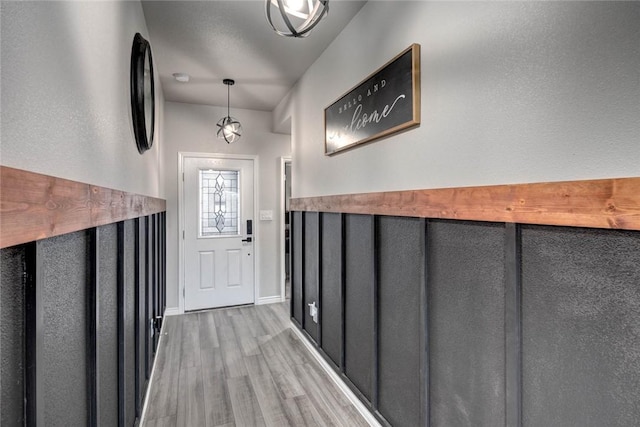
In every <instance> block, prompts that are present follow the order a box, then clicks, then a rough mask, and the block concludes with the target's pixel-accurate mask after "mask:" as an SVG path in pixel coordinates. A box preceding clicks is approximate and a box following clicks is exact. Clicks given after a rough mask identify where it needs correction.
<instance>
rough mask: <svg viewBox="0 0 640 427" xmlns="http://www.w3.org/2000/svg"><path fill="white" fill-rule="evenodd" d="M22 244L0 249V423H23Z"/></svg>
mask: <svg viewBox="0 0 640 427" xmlns="http://www.w3.org/2000/svg"><path fill="white" fill-rule="evenodd" d="M24 263H25V248H24V246H14V247H11V248H6V249H2V250H0V339H1V342H0V386H1V388H0V408H2V410H1V411H0V425H3V426H18V425H20V426H21V425H23V424H24V416H23V410H24V406H23V396H24V378H23V375H24V345H25V342H24V285H23V273H24Z"/></svg>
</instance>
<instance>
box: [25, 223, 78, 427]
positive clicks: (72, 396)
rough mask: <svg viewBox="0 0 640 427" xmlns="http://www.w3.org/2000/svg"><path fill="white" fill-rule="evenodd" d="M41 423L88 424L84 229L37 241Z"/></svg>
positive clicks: (53, 424)
mask: <svg viewBox="0 0 640 427" xmlns="http://www.w3.org/2000/svg"><path fill="white" fill-rule="evenodd" d="M37 244H38V245H40V248H41V255H42V266H43V280H44V283H42V285H43V289H42V304H43V307H42V309H43V310H44V312H43V319H44V340H43V349H42V351H43V362H44V366H42V367H38V369H42V373H43V377H44V381H43V385H44V393H42V394H41V395H42V396H44V398H45V402H44V421H45V424H46V425H52V426H83V425H86V424H87V381H86V374H87V368H86V349H87V330H86V328H87V325H86V320H87V317H86V292H87V291H86V289H87V277H88V276H87V267H86V262H87V248H88V238H87V232H86V231H79V232H75V233H70V234H64V235H62V236H58V237H52V238H50V239H46V240H41V241H39V242H38V243H37Z"/></svg>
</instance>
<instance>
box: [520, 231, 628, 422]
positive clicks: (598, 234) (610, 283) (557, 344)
mask: <svg viewBox="0 0 640 427" xmlns="http://www.w3.org/2000/svg"><path fill="white" fill-rule="evenodd" d="M522 261H523V265H522V288H523V307H522V318H523V323H522V328H523V329H522V330H523V425H524V426H553V425H555V426H560V425H563V426H564V425H575V426H605V425H606V426H636V425H638V422H639V421H638V420H640V403H639V402H640V386H639V385H640V233H637V232H616V231H604V230H587V229H570V228H561V227H536V226H523V227H522Z"/></svg>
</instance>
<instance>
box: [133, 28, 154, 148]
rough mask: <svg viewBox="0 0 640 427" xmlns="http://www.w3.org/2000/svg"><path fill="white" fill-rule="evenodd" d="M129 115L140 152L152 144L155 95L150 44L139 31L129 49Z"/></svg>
mask: <svg viewBox="0 0 640 427" xmlns="http://www.w3.org/2000/svg"><path fill="white" fill-rule="evenodd" d="M131 116H132V119H133V133H134V136H135V139H136V146H137V147H138V151H139V152H140V154H142V153H144V152H145V151H147V150H148V149H150V148H151V146H152V145H153V129H154V119H155V97H154V85H153V58H152V56H151V46H150V45H149V42H148V41H147V40H145V38H144V37H142V35H140V33H137V34H136V35H135V37H134V38H133V47H132V49H131Z"/></svg>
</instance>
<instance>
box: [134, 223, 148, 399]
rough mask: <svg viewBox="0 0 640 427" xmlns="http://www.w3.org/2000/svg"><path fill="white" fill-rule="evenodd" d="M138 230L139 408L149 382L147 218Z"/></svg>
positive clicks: (139, 224) (138, 225)
mask: <svg viewBox="0 0 640 427" xmlns="http://www.w3.org/2000/svg"><path fill="white" fill-rule="evenodd" d="M137 221H138V223H137V231H138V242H137V243H138V248H137V249H138V253H137V257H138V258H137V261H138V262H137V269H138V283H137V286H138V304H137V307H138V311H137V313H138V315H137V318H136V322H137V326H138V328H137V331H138V337H137V340H138V341H137V343H138V344H137V358H138V397H137V399H138V408H139V409H141V408H142V402H143V400H144V391H145V384H146V382H147V375H146V368H145V364H146V353H145V349H146V346H145V334H146V330H147V321H146V310H145V305H146V304H145V303H146V301H147V299H146V286H145V283H146V268H145V267H144V261H145V253H146V250H147V248H146V240H145V234H144V232H145V231H144V230H145V225H144V224H145V219H144V218H138V220H137Z"/></svg>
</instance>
